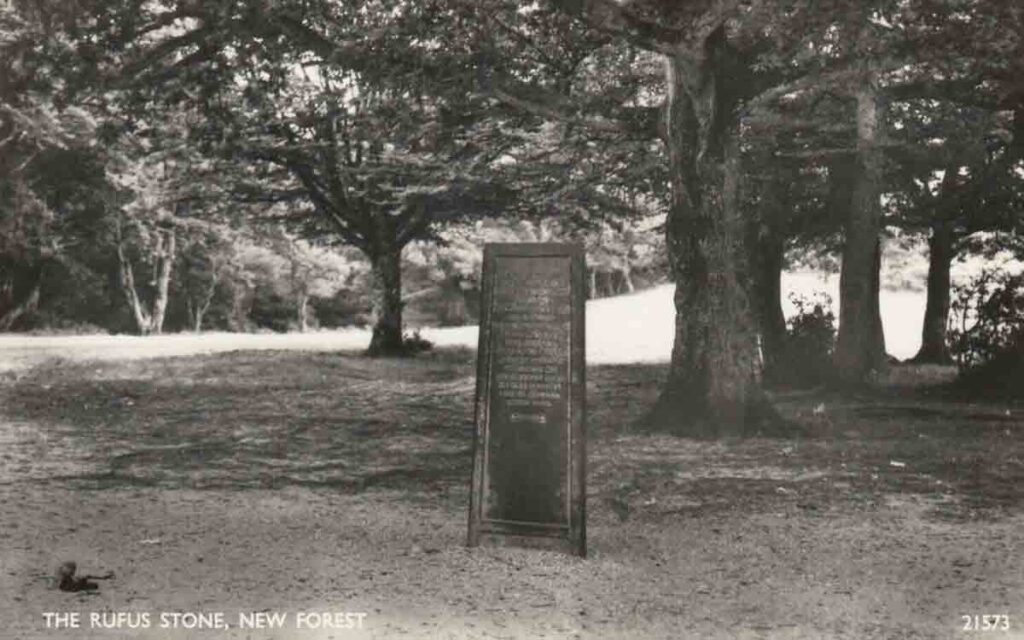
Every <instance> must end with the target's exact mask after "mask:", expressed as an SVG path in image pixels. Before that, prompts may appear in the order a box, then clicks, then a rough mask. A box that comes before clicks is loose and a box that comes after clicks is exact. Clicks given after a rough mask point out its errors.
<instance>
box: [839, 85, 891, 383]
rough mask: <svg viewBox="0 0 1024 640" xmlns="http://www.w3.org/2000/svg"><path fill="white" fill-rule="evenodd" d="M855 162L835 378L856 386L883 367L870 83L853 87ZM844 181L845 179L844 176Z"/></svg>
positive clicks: (877, 150)
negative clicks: (854, 91) (855, 118)
mask: <svg viewBox="0 0 1024 640" xmlns="http://www.w3.org/2000/svg"><path fill="white" fill-rule="evenodd" d="M856 97H857V162H856V164H855V166H854V168H853V171H854V176H853V180H854V184H853V191H852V197H851V199H850V203H849V210H848V213H847V218H846V225H845V236H846V237H845V243H844V245H843V263H842V271H841V273H840V276H839V309H840V310H839V336H838V339H837V341H836V351H835V357H834V362H835V365H836V375H837V379H838V380H839V381H840V382H841V383H843V384H860V383H862V382H864V381H866V380H867V379H868V378H869V376H870V374H871V373H872V372H873V371H879V370H882V369H884V368H885V366H886V359H885V339H884V336H883V334H882V331H881V327H882V321H881V314H880V310H879V306H878V294H879V273H878V272H879V268H880V264H881V252H880V250H881V246H880V243H879V237H880V235H881V230H882V212H881V203H880V200H879V198H880V195H881V184H882V149H881V146H880V135H879V126H880V124H881V122H880V117H879V104H878V91H877V87H876V86H875V84H874V80H873V79H868V80H866V81H865V82H863V83H862V84H861V85H860V87H858V89H857V94H856ZM844 179H845V177H844Z"/></svg>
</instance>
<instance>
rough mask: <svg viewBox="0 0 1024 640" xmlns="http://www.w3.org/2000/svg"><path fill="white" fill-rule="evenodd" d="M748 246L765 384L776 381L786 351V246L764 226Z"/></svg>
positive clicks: (772, 231)
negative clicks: (783, 302) (783, 276)
mask: <svg viewBox="0 0 1024 640" xmlns="http://www.w3.org/2000/svg"><path fill="white" fill-rule="evenodd" d="M762 231H763V232H762V233H760V234H759V235H758V237H757V238H755V239H754V240H753V242H752V245H751V255H752V256H753V264H752V267H753V268H752V269H751V272H752V273H751V276H752V283H751V284H752V294H753V298H754V310H755V315H756V316H757V325H758V332H759V334H760V336H761V357H762V361H763V363H764V377H765V380H766V381H768V382H771V381H772V380H773V379H775V377H776V375H777V373H778V368H779V367H780V366H781V365H782V363H783V360H784V355H785V349H786V316H785V314H784V313H783V311H782V267H783V264H784V262H785V255H786V250H785V249H786V244H785V240H784V239H783V238H782V236H781V235H780V234H779V233H777V232H775V231H774V230H772V229H771V228H770V227H768V226H765V227H764V228H763V230H762Z"/></svg>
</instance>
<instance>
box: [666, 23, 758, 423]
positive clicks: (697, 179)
mask: <svg viewBox="0 0 1024 640" xmlns="http://www.w3.org/2000/svg"><path fill="white" fill-rule="evenodd" d="M712 38H713V39H714V36H712ZM722 39H723V41H722V45H723V46H724V33H723V34H722ZM716 53H717V52H715V51H712V52H710V53H709V56H714V55H716ZM691 63H692V61H691V60H688V59H670V60H669V61H668V82H669V93H668V96H669V97H668V108H667V122H666V146H667V149H668V155H669V169H670V176H671V188H672V205H671V208H670V210H669V216H668V220H667V224H666V241H667V244H668V255H669V261H670V265H671V269H672V274H673V276H674V278H675V281H676V291H675V308H676V330H675V343H674V345H673V348H672V362H671V366H670V369H669V377H668V381H667V382H666V385H665V387H664V389H663V390H662V393H661V396H660V397H659V399H658V402H657V403H656V405H655V407H654V409H653V410H652V412H651V414H650V415H649V417H648V423H649V426H650V427H652V428H655V429H662V430H667V431H670V432H672V433H675V434H679V435H688V436H699V437H708V436H711V437H714V436H718V435H724V434H737V435H752V434H756V433H758V432H762V431H763V430H764V429H765V428H766V427H769V426H771V427H774V426H778V422H777V415H776V414H775V412H774V410H772V409H771V407H770V405H768V403H767V401H766V399H765V397H764V395H763V392H762V390H761V386H760V363H759V358H758V354H757V336H756V331H755V323H754V318H753V314H752V312H751V309H750V305H749V303H748V298H747V290H746V287H745V286H744V281H743V279H742V274H743V273H744V269H743V244H744V243H743V239H744V229H743V224H742V220H741V217H740V212H739V202H738V182H737V181H738V178H739V166H738V165H739V145H738V140H737V135H738V129H739V128H738V121H737V119H736V115H735V110H734V106H735V105H734V104H729V101H728V100H727V99H726V93H725V88H724V87H723V86H719V83H723V82H725V81H726V80H727V78H725V77H724V75H723V74H720V75H719V76H718V77H714V76H712V75H711V74H710V73H709V72H708V70H709V69H710V67H711V66H710V65H703V64H702V65H700V68H699V69H698V68H695V66H694V65H692V64H691Z"/></svg>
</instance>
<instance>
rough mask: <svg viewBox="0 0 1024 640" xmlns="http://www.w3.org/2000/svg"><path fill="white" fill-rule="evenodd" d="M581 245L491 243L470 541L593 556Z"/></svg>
mask: <svg viewBox="0 0 1024 640" xmlns="http://www.w3.org/2000/svg"><path fill="white" fill-rule="evenodd" d="M585 274H586V265H585V263H584V253H583V247H582V246H580V245H569V244H555V243H530V244H488V245H486V246H485V247H484V264H483V279H482V282H481V307H480V343H479V351H478V354H477V379H476V411H475V416H476V437H475V442H474V456H473V480H472V485H471V492H470V495H471V497H470V507H469V541H468V542H469V545H470V546H476V545H478V544H480V543H481V542H488V543H492V544H516V545H522V546H534V547H544V548H554V549H562V550H565V551H568V552H570V553H574V554H577V555H580V556H585V555H586V450H585V424H586V422H585V418H586V414H585V412H586V403H585V394H586V377H585V362H584V353H585V351H584V329H585V324H584V309H585V305H584V303H585V298H584V292H585V289H584V277H585Z"/></svg>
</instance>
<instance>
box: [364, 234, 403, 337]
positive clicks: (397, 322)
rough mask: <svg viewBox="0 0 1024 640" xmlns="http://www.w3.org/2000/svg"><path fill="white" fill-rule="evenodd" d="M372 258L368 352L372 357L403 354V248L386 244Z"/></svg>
mask: <svg viewBox="0 0 1024 640" xmlns="http://www.w3.org/2000/svg"><path fill="white" fill-rule="evenodd" d="M381 244H383V243H381ZM369 258H370V269H371V276H372V296H373V300H372V305H373V337H372V338H371V339H370V348H369V349H368V350H367V353H368V354H369V355H371V356H397V355H402V353H403V352H404V344H403V341H402V249H401V248H400V247H397V246H394V245H393V244H391V245H386V246H383V247H381V248H380V250H378V251H374V252H373V253H371V255H370V256H369Z"/></svg>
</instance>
